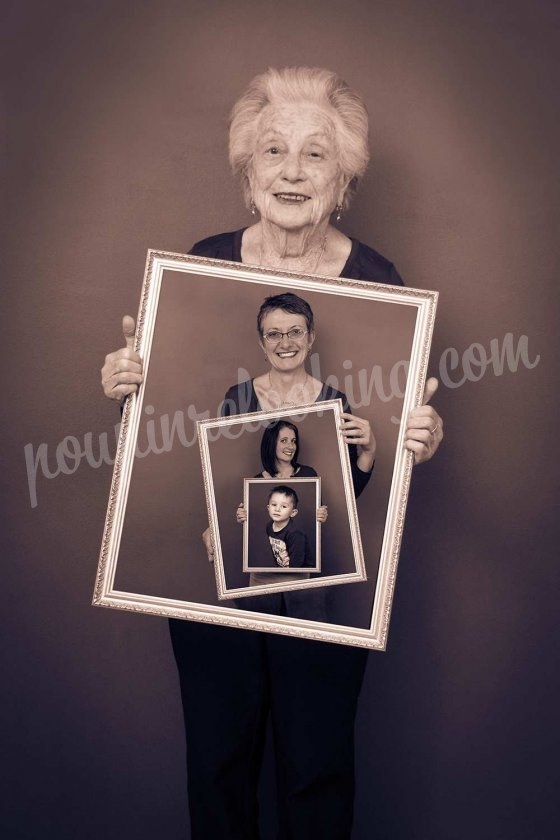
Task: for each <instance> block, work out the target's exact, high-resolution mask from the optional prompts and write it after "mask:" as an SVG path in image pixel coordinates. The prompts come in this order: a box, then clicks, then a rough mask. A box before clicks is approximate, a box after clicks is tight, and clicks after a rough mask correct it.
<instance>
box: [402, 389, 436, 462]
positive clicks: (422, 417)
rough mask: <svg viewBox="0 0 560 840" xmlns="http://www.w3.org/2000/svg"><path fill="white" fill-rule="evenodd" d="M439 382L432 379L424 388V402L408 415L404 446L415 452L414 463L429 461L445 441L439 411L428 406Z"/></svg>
mask: <svg viewBox="0 0 560 840" xmlns="http://www.w3.org/2000/svg"><path fill="white" fill-rule="evenodd" d="M438 385H439V382H438V380H437V379H435V378H434V377H431V378H430V379H428V381H427V382H426V387H425V388H424V402H423V404H422V405H420V406H418V408H413V409H412V411H411V412H410V414H409V415H408V420H407V422H406V432H405V440H404V445H405V446H406V448H407V449H410V451H411V452H414V463H415V464H422V463H423V462H424V461H429V460H430V458H431V457H432V456H433V455H434V453H435V452H436V451H437V448H438V446H439V445H440V443H441V442H442V440H443V420H442V419H441V417H440V416H439V414H438V413H437V411H436V410H435V409H434V408H432V406H431V405H428V403H429V401H430V400H431V399H432V397H433V395H434V394H435V392H436V391H437V389H438Z"/></svg>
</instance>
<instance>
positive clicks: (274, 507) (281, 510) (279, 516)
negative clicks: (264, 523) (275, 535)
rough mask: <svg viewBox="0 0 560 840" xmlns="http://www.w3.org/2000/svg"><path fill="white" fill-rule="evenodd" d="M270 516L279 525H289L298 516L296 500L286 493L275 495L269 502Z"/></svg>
mask: <svg viewBox="0 0 560 840" xmlns="http://www.w3.org/2000/svg"><path fill="white" fill-rule="evenodd" d="M267 507H268V515H269V516H270V518H271V519H272V521H273V522H275V523H276V524H277V525H282V526H284V525H287V524H288V522H289V521H290V519H292V518H293V517H294V516H296V515H297V508H295V507H294V500H293V499H292V498H290V496H286V495H285V494H284V493H273V494H272V496H271V497H270V499H269V500H268V505H267Z"/></svg>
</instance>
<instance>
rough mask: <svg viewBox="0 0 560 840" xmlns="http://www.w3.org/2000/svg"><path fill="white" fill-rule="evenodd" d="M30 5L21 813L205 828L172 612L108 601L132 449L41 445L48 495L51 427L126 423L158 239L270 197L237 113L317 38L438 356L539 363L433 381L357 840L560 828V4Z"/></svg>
mask: <svg viewBox="0 0 560 840" xmlns="http://www.w3.org/2000/svg"><path fill="white" fill-rule="evenodd" d="M5 11H6V27H5V31H6V33H7V36H8V37H7V40H6V44H5V45H4V50H3V54H4V56H5V59H6V67H7V70H8V73H7V77H8V96H7V106H8V115H9V136H8V152H9V159H8V163H9V169H8V171H7V179H6V186H7V208H8V211H9V212H8V213H7V218H6V222H7V233H8V237H7V242H8V243H9V247H6V248H5V249H4V272H3V278H4V298H3V299H4V304H5V305H4V307H3V313H2V314H3V316H5V317H4V321H3V330H2V336H3V340H4V346H5V354H6V356H7V357H8V354H9V357H8V359H9V361H7V362H6V364H5V365H4V366H3V376H4V382H5V385H4V391H5V395H6V398H5V400H4V401H3V416H4V417H5V420H6V422H5V424H4V430H5V431H4V435H3V443H4V444H5V446H6V453H5V456H4V458H3V465H4V470H3V490H4V493H3V501H4V521H3V532H2V534H3V559H5V560H6V562H5V563H4V564H3V591H4V593H5V594H4V607H5V608H4V622H5V635H4V638H5V639H6V640H7V641H6V642H5V644H4V645H3V649H2V654H3V658H4V659H5V663H4V665H3V668H4V673H5V674H6V675H7V679H6V686H7V687H6V689H5V691H4V692H3V700H4V703H5V707H6V708H5V720H6V721H8V726H7V727H6V730H7V732H6V733H5V738H4V744H3V748H4V752H5V761H6V766H7V768H8V772H7V777H8V778H7V781H8V789H7V803H8V805H7V806H6V807H5V808H4V809H3V813H2V820H3V821H4V823H6V829H5V830H4V834H6V836H10V837H22V838H30V837H39V836H40V837H49V836H50V837H57V838H74V837H76V836H80V837H83V838H94V837H99V836H104V837H107V838H117V837H118V838H125V837H135V838H144V837H145V838H151V837H153V836H165V837H168V838H174V837H177V838H179V837H182V836H185V835H186V836H188V833H187V828H186V826H187V814H186V804H185V791H184V783H185V778H184V764H183V761H184V759H183V742H182V730H181V713H180V705H179V692H178V686H177V680H176V675H175V672H174V666H173V663H172V659H171V653H170V648H169V644H168V640H167V631H166V626H165V622H163V621H159V620H157V619H154V618H151V617H141V616H137V615H136V616H134V615H127V614H122V613H117V612H114V611H109V610H93V609H92V608H91V607H90V606H89V603H90V599H91V590H92V585H93V577H94V570H95V564H96V556H97V551H98V546H99V542H100V537H101V529H102V522H103V518H104V514H105V507H106V499H107V493H108V488H109V483H110V468H109V467H108V466H107V465H103V466H101V467H100V468H93V467H91V466H89V465H88V464H87V463H86V461H85V458H84V459H83V460H82V462H81V463H80V464H79V466H78V467H76V469H75V470H74V471H73V472H72V469H69V470H68V472H69V473H70V474H64V473H61V474H59V475H57V477H56V478H50V479H49V478H46V477H45V475H44V474H43V470H42V469H39V470H38V474H37V481H36V487H37V500H38V504H37V506H36V507H34V508H32V507H31V505H30V496H29V487H28V478H27V472H26V467H25V460H24V454H23V448H24V446H25V445H26V444H28V443H32V444H33V446H34V451H35V452H36V450H37V447H38V446H39V444H40V443H44V444H46V446H47V448H48V459H49V468H50V471H51V473H54V472H56V469H57V462H56V459H55V453H56V447H57V445H58V444H59V443H60V441H62V440H63V439H64V438H65V437H66V436H67V435H73V436H75V437H76V439H77V440H78V441H79V442H81V445H82V446H83V445H84V437H85V436H86V435H87V434H91V437H92V441H93V443H95V442H96V441H98V439H99V435H100V434H102V433H103V432H107V433H109V434H112V429H113V425H114V423H115V422H116V419H117V418H116V407H115V406H114V405H111V404H109V403H106V402H104V401H103V399H102V398H101V396H100V389H99V384H98V374H97V370H98V368H99V367H100V366H101V361H102V358H103V356H104V354H105V353H106V352H107V351H108V350H109V349H111V348H113V347H116V346H118V344H119V342H120V338H119V319H120V315H121V313H124V312H126V311H132V312H134V310H135V308H136V304H137V300H138V294H139V285H140V278H141V276H142V272H143V267H144V261H145V254H146V248H147V247H155V248H160V249H168V250H173V251H177V252H184V251H185V250H188V248H189V247H190V245H191V244H192V242H193V241H195V240H197V239H200V238H201V237H203V236H207V235H209V234H211V233H216V232H218V231H221V230H228V229H234V228H236V227H239V226H241V225H242V224H244V223H246V222H248V221H250V217H249V215H248V214H247V213H246V211H245V210H244V209H243V206H242V202H241V200H240V196H239V191H238V189H237V187H236V186H235V185H234V184H233V183H232V182H231V181H230V176H229V173H228V167H227V160H226V117H227V112H228V110H229V108H230V107H231V104H232V102H233V101H234V100H235V98H236V96H237V95H238V94H239V92H240V90H241V89H242V88H243V86H244V85H245V84H246V82H247V81H248V80H249V79H250V78H251V77H252V75H254V74H255V73H256V72H259V71H261V70H262V69H263V68H265V67H266V66H268V65H280V66H281V65H285V64H299V63H302V62H306V63H309V64H311V65H314V64H318V65H326V66H331V67H333V68H335V69H336V70H337V71H338V72H340V73H341V75H342V76H344V77H346V78H347V79H348V81H349V82H350V83H351V84H353V85H355V86H356V87H357V88H358V89H359V90H361V91H362V93H363V94H364V96H365V98H366V101H367V104H368V108H369V110H370V114H371V117H372V138H371V149H372V165H371V168H370V171H369V174H368V176H367V177H366V179H365V181H364V184H363V188H362V190H361V192H360V194H359V196H358V197H357V199H356V202H355V203H354V205H353V208H352V209H351V211H350V212H349V213H348V215H347V217H346V218H345V219H344V220H343V222H342V226H343V229H344V230H346V231H347V232H349V233H351V234H353V235H355V236H358V237H359V238H361V239H363V240H364V241H366V242H368V243H369V244H371V245H373V246H375V247H377V248H379V250H380V251H381V252H382V253H385V254H387V255H388V256H390V257H391V258H392V259H393V260H394V261H395V262H396V264H397V267H398V269H399V271H400V272H401V273H402V275H403V277H404V278H405V281H406V282H407V283H408V284H409V285H412V286H420V287H425V288H437V289H439V290H440V292H441V298H440V306H439V314H438V318H439V320H438V325H437V328H436V336H435V343H434V351H433V359H434V371H437V368H438V362H439V360H440V358H441V356H442V354H443V352H444V351H445V350H446V349H447V348H449V347H455V348H457V350H458V351H459V355H461V354H462V353H463V351H464V350H466V349H467V348H468V347H469V346H470V345H471V344H472V343H473V342H477V343H478V345H479V349H478V355H479V357H480V352H481V351H480V347H482V348H483V350H484V351H485V352H489V348H490V346H491V342H493V341H494V342H498V343H499V344H501V343H502V342H503V340H504V337H505V336H506V334H508V333H511V334H512V335H513V336H514V339H515V340H516V341H517V340H518V339H519V337H520V336H522V335H525V336H527V339H528V343H529V348H530V349H529V354H528V355H529V357H530V358H531V359H532V360H533V361H535V360H536V359H537V358H538V357H539V361H538V364H535V365H534V366H533V367H532V368H529V367H528V366H527V365H524V364H523V363H520V364H518V366H517V370H516V371H514V369H513V367H514V366H511V365H505V366H504V369H503V372H502V373H501V374H499V375H496V373H495V372H494V370H493V368H492V367H491V366H489V367H488V368H487V369H486V370H485V369H484V367H483V368H482V369H480V368H476V366H475V372H476V371H478V373H479V374H480V376H479V377H478V381H474V379H475V378H476V377H474V378H473V377H471V378H470V379H466V380H465V382H464V384H462V385H461V386H460V387H456V388H455V387H452V386H451V384H448V383H452V382H454V381H455V382H456V381H459V380H461V378H462V377H463V369H462V367H461V366H459V368H458V369H456V370H449V368H448V369H447V373H448V376H447V379H446V380H444V381H443V382H442V387H441V389H440V392H439V393H438V395H437V399H436V400H435V403H436V405H437V406H438V408H439V409H440V410H441V412H442V414H443V415H444V417H445V420H446V442H445V444H444V448H443V449H442V451H441V453H439V455H438V459H437V460H436V461H435V462H434V463H432V464H430V465H429V466H427V467H422V468H421V469H418V470H417V472H416V474H415V476H414V482H413V487H412V497H411V500H410V504H409V514H408V519H407V525H406V532H405V543H404V549H403V557H402V562H401V565H400V569H399V576H398V583H397V594H396V601H395V605H394V612H393V618H392V625H391V634H390V640H389V650H388V653H387V654H374V655H372V656H371V657H370V662H369V666H368V673H367V677H366V683H365V686H364V690H363V695H362V701H361V706H360V714H359V719H358V722H357V736H358V753H357V779H358V793H357V801H356V827H355V833H354V834H355V838H354V840H366V838H367V840H370V838H371V837H372V836H376V837H378V838H383V840H385V838H387V840H409V838H410V837H419V838H430V840H448V838H449V837H453V838H454V840H467V838H469V840H470V838H472V837H477V838H482V840H485V838H492V840H494V838H496V837H507V838H508V840H526V838H527V837H539V838H543V840H548V838H552V837H556V836H557V828H558V823H557V815H556V799H557V797H556V787H557V785H556V784H555V770H556V765H557V755H556V752H557V750H556V746H555V745H556V743H557V731H558V730H557V714H556V708H557V697H558V690H559V688H560V686H559V685H558V669H557V666H556V661H557V657H556V648H555V642H554V640H555V638H556V634H557V598H556V594H555V593H556V591H557V586H558V563H557V548H556V546H557V539H556V527H555V526H556V522H557V515H556V498H557V470H556V467H555V463H554V457H553V452H554V440H555V439H556V427H555V426H556V422H555V417H556V414H557V410H558V397H557V391H556V389H555V388H554V387H553V386H552V384H551V383H553V382H554V381H555V380H554V374H555V367H554V365H553V360H554V358H555V352H556V346H557V329H556V319H555V312H556V311H557V300H558V298H557V286H558V242H559V239H558V235H557V219H558V217H559V214H560V213H559V211H560V206H559V205H560V201H559V196H558V179H557V172H556V169H557V167H556V161H557V149H558V145H559V141H560V137H559V134H560V131H559V129H560V117H559V114H558V108H557V90H558V82H559V79H558V76H559V72H558V70H559V68H558V54H559V50H558V29H559V19H558V15H559V12H558V6H557V4H556V3H552V2H543V1H542V0H541V2H537V3H529V2H528V0H513V2H504V1H502V0H497V1H496V2H493V3H491V4H488V3H483V2H481V0H474V2H472V3H469V4H464V3H462V2H459V0H433V1H432V0H430V2H426V3H417V2H413V0H401V2H397V3H391V4H389V3H384V2H371V3H365V2H361V0H349V2H347V3H345V4H344V5H342V4H340V3H339V2H336V3H335V2H332V0H325V2H323V3H321V4H320V6H319V5H318V4H316V3H310V2H306V3H296V2H294V1H293V0H287V2H286V3H284V4H283V7H282V9H281V10H279V9H278V6H277V4H273V3H269V2H268V0H265V2H262V3H258V4H256V3H253V2H240V3H236V4H235V5H232V4H226V3H225V2H223V0H215V1H214V2H205V3H202V2H201V3H195V2H178V0H177V2H173V1H172V2H167V3H163V4H159V5H158V6H157V7H156V6H155V5H153V4H151V3H142V2H141V3H134V4H132V3H129V2H124V0H123V2H110V3H109V2H108V0H101V1H100V2H95V3H93V2H87V0H84V2H80V3H70V2H68V1H67V0H66V1H65V2H62V1H61V0H55V2H52V3H49V4H43V3H38V2H23V3H19V4H17V6H16V5H15V4H11V5H9V6H8V7H6V10H5ZM232 45H234V48H232ZM221 385H222V387H223V383H221ZM68 463H69V464H70V466H72V463H73V462H72V458H71V456H70V457H69V461H68ZM271 772H272V771H271V767H270V763H268V764H267V778H266V784H265V787H264V793H265V804H264V809H263V824H264V826H263V830H264V832H265V837H266V838H267V840H268V837H270V836H272V830H273V829H272V823H273V813H274V805H273V800H272V797H271V795H270V790H271V778H270V774H271Z"/></svg>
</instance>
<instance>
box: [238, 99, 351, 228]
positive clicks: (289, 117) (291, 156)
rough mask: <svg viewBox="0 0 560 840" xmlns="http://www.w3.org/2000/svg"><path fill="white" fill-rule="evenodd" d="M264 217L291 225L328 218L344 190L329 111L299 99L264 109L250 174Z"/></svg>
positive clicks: (302, 224) (334, 133) (282, 225)
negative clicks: (298, 101)
mask: <svg viewBox="0 0 560 840" xmlns="http://www.w3.org/2000/svg"><path fill="white" fill-rule="evenodd" d="M250 181H251V188H252V195H253V201H254V202H255V204H256V206H257V208H258V210H259V212H260V214H261V216H262V217H263V218H264V219H266V220H267V221H269V222H272V223H274V224H276V225H278V226H279V227H281V228H285V229H287V230H297V229H300V228H303V227H307V226H310V225H316V224H318V223H319V222H321V221H323V220H324V219H328V217H329V216H330V214H331V213H332V211H333V210H334V208H335V207H336V205H337V204H338V203H339V201H341V200H342V196H343V194H344V187H345V183H344V178H343V175H342V172H341V169H340V166H339V162H338V152H337V146H336V131H335V125H334V121H333V119H332V118H331V115H330V114H329V112H328V111H327V110H326V109H324V108H322V107H320V106H317V105H313V104H310V103H303V102H302V103H299V104H291V105H282V106H278V107H273V106H272V105H269V106H267V108H265V109H264V111H263V112H262V114H261V117H260V120H259V124H258V132H257V140H256V147H255V153H254V156H253V162H252V169H251V175H250Z"/></svg>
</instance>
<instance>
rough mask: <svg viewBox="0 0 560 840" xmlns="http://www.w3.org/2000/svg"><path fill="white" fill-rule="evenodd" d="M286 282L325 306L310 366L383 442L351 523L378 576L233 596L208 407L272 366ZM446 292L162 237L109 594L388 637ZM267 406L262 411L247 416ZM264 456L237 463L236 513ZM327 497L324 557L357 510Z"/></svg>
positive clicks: (161, 608) (141, 318) (197, 611)
mask: <svg viewBox="0 0 560 840" xmlns="http://www.w3.org/2000/svg"><path fill="white" fill-rule="evenodd" d="M282 292H293V293H295V294H297V295H299V296H300V297H302V298H304V299H305V300H306V301H307V302H308V303H309V304H310V306H311V307H312V309H313V312H314V316H315V334H316V340H315V343H314V345H313V352H312V354H311V355H310V357H309V359H308V364H309V369H310V374H311V375H312V376H313V377H315V378H316V379H319V380H320V381H322V382H325V383H326V384H328V385H330V386H331V387H332V388H335V389H337V390H338V391H340V392H343V394H345V395H346V399H347V401H348V404H349V405H350V407H351V410H352V412H353V413H354V414H355V415H357V416H359V417H361V418H365V419H367V420H368V421H369V423H370V426H371V428H372V430H373V433H374V435H375V438H376V442H377V451H376V460H375V466H374V469H373V473H372V475H371V477H370V478H369V481H368V483H367V486H365V488H364V489H363V492H361V494H360V496H359V498H357V499H355V498H354V497H353V494H351V501H350V503H349V505H348V504H347V505H346V510H345V511H344V516H345V517H346V518H347V520H348V522H350V521H351V520H352V517H353V516H355V517H356V520H355V522H356V533H359V535H360V545H361V553H362V558H363V576H362V577H361V578H360V579H359V580H358V579H356V580H355V581H353V582H352V583H351V585H338V582H329V585H323V586H320V587H315V588H311V587H309V591H308V590H307V588H306V587H304V590H305V591H304V592H303V593H301V592H299V591H294V592H292V593H291V595H290V592H289V591H287V592H286V593H282V598H283V599H284V601H293V602H294V603H295V602H296V601H297V604H298V606H297V609H296V608H294V609H291V608H287V609H286V608H284V607H282V608H278V605H277V604H272V600H277V598H275V599H272V598H271V594H269V593H267V594H263V595H262V596H256V597H255V598H252V597H243V596H242V597H240V598H239V599H230V600H227V599H223V597H222V598H221V597H219V593H218V587H217V578H216V570H215V569H214V564H212V563H210V562H209V561H208V558H207V553H206V549H205V547H204V545H203V541H202V534H203V532H204V531H205V530H206V529H207V528H208V527H209V524H210V525H211V524H212V523H209V517H208V508H207V488H206V489H205V474H204V471H203V465H204V458H203V459H202V463H201V458H200V453H199V447H198V421H202V422H206V421H209V420H211V418H217V422H218V424H220V423H223V419H224V418H220V413H221V412H220V406H221V404H222V401H223V398H224V395H225V393H226V390H227V389H228V388H229V387H230V386H231V385H233V384H235V383H241V382H243V381H250V380H251V379H252V378H253V377H255V376H257V375H258V374H260V373H262V372H263V360H262V350H261V348H260V346H259V343H258V339H259V336H258V334H257V331H256V329H255V322H256V313H257V311H258V309H259V306H260V304H261V303H262V301H263V300H264V299H265V298H266V297H268V296H271V295H276V294H280V293H282ZM436 305H437V292H433V291H424V290H418V289H407V288H402V287H396V286H386V285H381V284H375V283H368V282H362V281H359V280H346V279H342V278H329V277H323V276H314V275H296V274H294V273H289V272H285V273H284V272H282V273H278V272H275V271H272V270H267V269H261V268H256V267H252V266H248V265H244V264H240V263H230V262H224V261H220V260H212V259H207V258H202V257H193V256H187V255H182V254H172V253H166V252H160V251H149V252H148V259H147V265H146V272H145V277H144V283H143V287H142V294H141V300H140V307H139V313H138V320H137V331H136V345H135V346H136V349H137V350H138V352H139V353H140V355H141V356H142V358H143V362H144V382H143V384H142V386H141V388H140V389H139V391H138V393H137V394H136V395H133V396H131V397H129V398H127V400H126V402H125V405H124V408H123V413H122V421H121V433H120V438H119V442H118V447H117V455H116V459H115V466H114V472H113V479H112V484H111V489H110V494H109V504H108V509H107V516H106V521H105V528H104V533H103V539H102V545H101V552H100V557H99V565H98V572H97V578H96V583H95V590H94V598H93V603H94V604H95V605H98V606H107V607H113V608H117V609H123V610H129V611H133V612H142V613H150V614H154V615H159V616H167V617H175V618H181V619H185V620H193V621H204V622H211V623H215V624H222V625H228V626H235V627H239V628H244V629H247V630H256V631H263V630H264V631H268V632H273V633H283V634H288V635H296V636H300V637H304V638H312V639H318V640H322V641H326V642H335V643H342V644H349V645H357V646H362V647H369V648H372V649H377V650H384V649H385V646H386V643H387V634H388V628H389V619H390V613H391V604H392V597H393V590H394V585H395V576H396V571H397V564H398V556H399V548H400V544H401V538H402V532H403V525H404V518H405V511H406V502H407V496H408V490H409V485H410V479H411V472H412V461H413V459H412V455H411V453H410V452H408V451H407V450H406V449H405V448H404V445H403V442H404V425H405V424H404V420H405V418H406V416H407V415H408V413H409V412H410V410H411V409H412V408H414V407H415V406H417V405H419V404H420V403H421V399H422V393H423V388H424V382H425V378H426V370H427V364H428V356H429V349H430V342H431V336H432V331H433V325H434V318H435V311H436ZM324 405H326V404H324ZM305 408H307V407H305ZM300 409H301V407H298V408H297V411H300ZM314 409H316V406H314ZM326 410H327V409H326ZM229 419H232V418H229ZM258 419H259V418H258V414H254V413H253V412H251V411H247V412H244V414H243V415H242V417H241V422H242V423H243V422H245V421H246V422H247V423H249V422H253V421H254V422H258ZM236 422H237V421H236ZM306 422H307V421H306ZM214 431H215V430H214ZM219 431H221V429H220V430H219ZM250 437H251V436H250V435H249V434H245V433H244V434H243V435H240V438H239V443H240V446H241V450H240V451H244V450H243V447H245V446H246V447H248V449H247V452H249V449H250V448H251V447H252V450H251V451H253V452H254V441H253V443H251V442H250ZM224 451H225V450H224ZM224 457H225V458H226V460H227V458H229V457H230V456H229V455H225V456H224ZM236 457H238V456H237V455H236ZM240 457H244V456H243V455H241V456H240ZM251 457H252V458H253V456H252V455H251ZM259 466H260V465H259V463H258V462H256V463H255V460H254V458H253V461H249V460H248V461H247V464H246V466H245V467H244V468H243V470H242V473H241V475H239V474H238V475H237V479H236V482H235V486H234V487H233V489H232V490H231V493H232V494H233V495H232V499H233V502H232V504H231V506H230V507H228V510H229V511H230V513H231V516H232V521H234V519H233V517H234V516H235V509H236V506H237V505H238V504H239V502H240V501H241V498H240V495H239V494H240V485H239V480H241V479H242V478H248V477H251V476H255V475H256V474H257V473H258V472H259V471H260V470H259ZM317 472H318V470H317ZM206 477H207V476H206ZM322 484H323V485H324V481H323V480H322ZM322 499H323V501H325V490H324V487H323V488H322ZM327 504H328V508H329V512H328V520H327V525H325V526H324V528H323V530H322V535H321V543H322V548H323V551H322V555H323V556H324V544H325V540H326V539H327V533H328V531H327V529H329V532H330V530H331V528H332V529H334V525H335V521H336V524H338V520H340V521H341V522H342V521H343V518H344V517H343V516H342V515H341V512H340V509H339V508H337V509H336V510H335V511H334V512H333V511H332V510H331V501H330V500H329V501H328V502H327ZM335 514H336V516H335ZM234 524H235V525H237V523H235V522H234ZM348 527H349V528H350V525H348ZM333 533H334V531H333ZM356 569H358V565H356ZM323 571H324V569H322V572H321V574H322V573H323ZM340 583H342V581H340ZM226 589H227V587H226ZM312 592H315V593H318V592H321V593H322V594H321V599H322V600H321V604H320V610H318V609H311V607H310V608H309V609H307V606H306V599H309V603H311V600H312V598H311V593H312ZM222 594H223V593H222ZM300 595H301V596H302V597H300ZM288 596H290V597H288ZM291 596H293V597H291ZM303 596H305V597H303ZM266 599H268V601H267V600H266ZM254 602H255V603H254ZM316 603H318V602H316ZM269 604H270V607H269V606H268V605H269ZM267 610H268V611H267Z"/></svg>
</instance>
